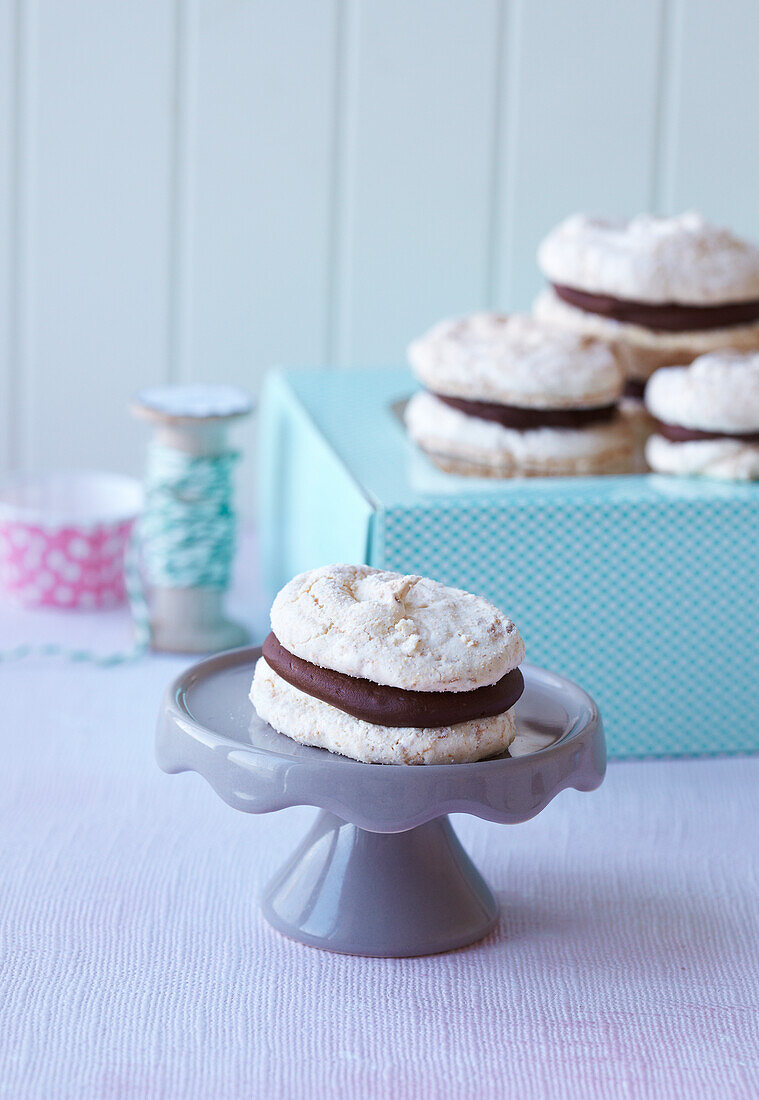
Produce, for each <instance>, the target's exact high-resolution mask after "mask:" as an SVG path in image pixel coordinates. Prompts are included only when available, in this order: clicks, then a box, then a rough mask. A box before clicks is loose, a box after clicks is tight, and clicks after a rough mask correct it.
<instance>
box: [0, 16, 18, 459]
mask: <svg viewBox="0 0 759 1100" xmlns="http://www.w3.org/2000/svg"><path fill="white" fill-rule="evenodd" d="M20 4H21V0H16V3H15V4H9V6H8V42H9V45H11V48H12V49H13V54H12V57H11V59H10V60H11V65H10V67H9V71H8V73H7V74H6V75H5V79H6V80H7V92H8V126H9V141H8V166H7V167H8V177H7V184H8V193H7V196H6V198H7V201H6V202H5V203H4V204H3V209H2V211H0V216H2V217H3V218H4V219H5V227H4V228H5V230H6V231H7V234H8V236H7V241H8V252H7V255H5V256H3V257H2V258H1V259H0V262H2V263H3V264H4V265H5V274H6V275H7V279H8V282H7V285H6V288H5V293H6V299H5V302H4V303H3V308H4V310H5V311H6V312H5V319H6V322H7V328H6V330H5V333H4V335H3V347H2V349H1V350H0V371H2V374H3V387H2V389H3V394H4V398H5V401H4V408H3V410H2V413H1V414H0V424H1V426H2V436H3V438H2V443H0V464H1V465H2V468H3V469H4V470H7V469H13V467H14V466H15V464H16V454H15V443H16V439H15V434H16V420H17V417H16V409H15V404H16V401H15V391H16V371H15V370H14V359H15V353H16V349H15V342H16V338H15V330H16V289H15V288H16V282H17V279H16V274H17V272H16V252H17V240H16V236H17V228H16V227H17V217H16V214H17V211H16V205H17V204H16V191H17V173H18V153H19V133H18V130H19V114H18V110H19V98H18V92H19V84H20V71H19V69H20V66H19V58H20V52H19V10H18V9H19V7H20Z"/></svg>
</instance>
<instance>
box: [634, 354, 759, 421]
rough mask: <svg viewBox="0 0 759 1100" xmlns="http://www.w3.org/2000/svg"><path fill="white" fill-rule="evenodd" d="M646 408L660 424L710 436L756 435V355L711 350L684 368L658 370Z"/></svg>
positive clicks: (758, 366) (758, 417)
mask: <svg viewBox="0 0 759 1100" xmlns="http://www.w3.org/2000/svg"><path fill="white" fill-rule="evenodd" d="M645 400H646V406H647V408H648V410H649V412H650V413H652V415H653V416H655V417H656V418H657V419H658V420H662V421H664V422H665V423H666V424H678V425H680V426H682V427H684V428H695V429H700V430H701V431H713V432H735V433H740V432H746V433H749V432H759V352H753V353H748V354H743V353H741V352H736V351H733V352H731V351H715V352H711V353H710V354H709V355H701V356H699V358H698V359H695V360H694V361H693V362H692V363H691V365H690V366H688V367H662V368H661V369H660V370H658V371H656V372H655V373H654V374H653V375H652V376H651V378H650V380H649V382H648V385H647V386H646V394H645Z"/></svg>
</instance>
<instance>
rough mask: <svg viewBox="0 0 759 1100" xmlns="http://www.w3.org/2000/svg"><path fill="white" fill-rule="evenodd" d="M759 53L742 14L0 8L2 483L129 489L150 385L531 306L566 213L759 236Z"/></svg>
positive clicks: (489, 7)
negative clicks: (96, 478)
mask: <svg viewBox="0 0 759 1100" xmlns="http://www.w3.org/2000/svg"><path fill="white" fill-rule="evenodd" d="M758 34H759V5H757V4H756V3H754V2H752V0H729V2H726V3H725V2H722V3H718V2H717V0H636V3H634V4H633V3H625V2H622V0H573V2H572V3H566V2H565V0H467V2H466V3H464V2H463V0H0V134H1V135H2V144H1V146H0V433H1V435H2V439H0V462H1V463H2V464H3V465H4V466H6V467H27V468H29V467H39V466H50V465H62V464H77V465H88V466H97V467H112V468H116V469H127V470H135V471H137V470H138V469H139V468H140V464H141V454H142V445H143V442H144V434H143V431H142V429H141V428H140V427H139V426H138V425H134V424H132V423H131V422H130V420H129V418H128V416H127V415H126V413H125V404H126V400H127V398H128V395H129V394H130V393H131V392H132V391H133V390H134V389H135V388H136V387H138V386H140V385H143V384H146V383H149V382H152V381H161V380H171V379H174V380H182V379H187V380H190V379H202V378H209V379H229V380H232V381H235V382H240V383H242V384H244V385H247V386H249V387H250V388H251V389H254V390H255V389H256V388H257V386H258V383H259V381H260V378H261V377H262V374H263V373H264V371H265V370H266V368H267V367H268V366H270V365H272V364H275V363H276V364H288V363H298V364H301V363H312V364H332V365H335V366H336V367H348V366H366V365H373V364H392V363H396V362H398V361H400V360H402V358H403V354H404V348H405V345H406V343H407V341H408V340H409V338H410V337H412V336H413V335H414V334H415V333H416V332H417V331H419V330H420V329H421V328H423V327H425V326H426V325H428V324H429V323H431V322H432V321H434V320H435V319H436V318H437V317H439V316H442V315H446V314H449V313H452V312H457V311H466V310H470V309H474V308H478V307H483V306H497V307H500V308H525V307H527V306H529V303H530V301H531V299H532V297H533V295H534V293H535V292H536V290H537V288H538V287H539V285H540V278H539V275H538V273H537V272H536V269H535V265H534V251H535V246H536V244H537V242H538V240H539V239H540V237H541V236H542V234H543V233H544V232H545V231H546V230H547V229H548V228H549V227H550V226H551V225H552V224H553V223H554V222H555V221H556V220H558V219H559V218H560V217H562V216H564V215H565V214H566V213H568V212H570V211H571V210H573V209H577V208H588V209H592V210H597V211H602V212H608V213H610V214H619V215H629V214H632V213H635V212H636V211H637V210H640V209H646V208H648V209H655V210H659V211H662V212H669V211H672V212H674V211H677V210H680V209H682V208H685V207H690V206H698V207H701V208H702V209H703V210H704V211H705V213H706V214H707V215H709V216H711V217H712V218H714V219H717V220H721V221H725V222H727V223H730V224H732V225H734V226H736V227H737V228H738V229H739V230H742V231H744V232H746V233H749V234H752V235H754V236H756V237H757V238H759V206H758V204H757V200H756V193H757V188H756V182H755V176H756V174H757V170H758V169H759V149H758V148H757V138H756V127H755V125H754V116H755V114H756V108H757V104H758V103H759V67H757V65H756V63H755V54H756V43H757V35H758ZM251 439H252V432H248V433H247V440H248V441H250V440H251ZM251 472H252V471H251V464H250V463H249V464H248V466H247V471H246V476H245V480H246V482H247V481H248V480H249V478H250V476H251Z"/></svg>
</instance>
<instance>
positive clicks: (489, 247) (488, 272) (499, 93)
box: [484, 0, 507, 309]
mask: <svg viewBox="0 0 759 1100" xmlns="http://www.w3.org/2000/svg"><path fill="white" fill-rule="evenodd" d="M506 3H507V0H496V9H495V34H494V36H493V38H494V48H495V58H494V66H495V67H494V71H493V105H492V125H491V131H490V142H491V147H490V178H489V182H488V189H489V194H488V199H487V202H488V214H487V219H486V227H485V228H486V232H487V234H488V237H487V240H486V242H485V281H484V286H485V305H486V306H487V308H488V309H494V308H495V298H496V284H497V278H498V276H497V266H498V255H499V247H498V244H499V241H500V236H501V169H502V165H501V155H500V154H501V129H502V126H503V106H502V99H503V79H504V73H503V51H504V46H505V33H506Z"/></svg>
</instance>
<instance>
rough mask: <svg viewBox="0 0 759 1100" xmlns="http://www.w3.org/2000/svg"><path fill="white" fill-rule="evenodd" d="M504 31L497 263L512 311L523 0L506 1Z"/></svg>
mask: <svg viewBox="0 0 759 1100" xmlns="http://www.w3.org/2000/svg"><path fill="white" fill-rule="evenodd" d="M506 4H507V6H506V13H505V17H504V30H503V49H502V53H503V57H504V63H505V66H506V71H505V77H504V79H503V83H502V89H503V91H502V94H503V96H504V98H505V110H503V109H502V119H503V122H502V125H501V132H500V135H499V151H498V157H499V165H500V167H499V179H500V180H502V181H503V199H502V202H503V213H502V215H501V222H502V225H503V234H502V236H501V239H500V240H499V242H498V243H499V245H500V250H501V259H500V263H499V264H497V269H496V273H497V276H498V278H497V280H496V286H497V298H498V304H499V306H501V308H505V309H512V308H513V300H512V296H513V293H514V260H513V252H514V249H513V244H514V232H515V219H516V199H517V195H516V191H517V178H518V174H517V143H518V139H519V111H520V106H521V104H520V95H519V84H520V77H521V65H520V60H519V59H520V53H521V50H520V44H521V37H522V25H523V24H522V0H506Z"/></svg>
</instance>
